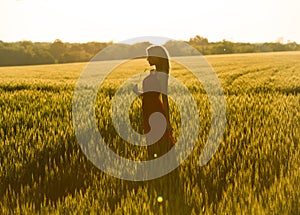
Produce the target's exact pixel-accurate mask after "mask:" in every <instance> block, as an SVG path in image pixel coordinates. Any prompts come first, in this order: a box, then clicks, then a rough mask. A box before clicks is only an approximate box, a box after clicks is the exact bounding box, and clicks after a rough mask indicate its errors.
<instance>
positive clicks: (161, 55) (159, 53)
mask: <svg viewBox="0 0 300 215" xmlns="http://www.w3.org/2000/svg"><path fill="white" fill-rule="evenodd" d="M146 52H147V56H153V57H157V59H158V62H157V65H156V66H157V67H159V68H160V69H162V70H163V72H166V73H167V74H169V70H170V62H169V53H168V51H167V49H166V48H165V47H163V46H159V45H152V46H149V47H148V48H147V49H146Z"/></svg>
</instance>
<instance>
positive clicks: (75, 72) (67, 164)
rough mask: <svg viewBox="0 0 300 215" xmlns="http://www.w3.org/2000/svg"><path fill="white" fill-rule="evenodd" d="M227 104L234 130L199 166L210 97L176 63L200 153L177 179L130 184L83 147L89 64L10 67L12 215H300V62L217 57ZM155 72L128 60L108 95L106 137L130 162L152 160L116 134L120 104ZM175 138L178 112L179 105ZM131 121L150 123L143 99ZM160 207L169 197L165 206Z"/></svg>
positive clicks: (5, 182)
mask: <svg viewBox="0 0 300 215" xmlns="http://www.w3.org/2000/svg"><path fill="white" fill-rule="evenodd" d="M205 58H206V59H207V61H208V62H209V63H210V64H211V66H212V67H213V68H214V70H215V72H216V74H217V76H218V78H219V80H220V82H221V84H222V87H223V90H224V95H225V99H226V119H227V122H226V128H225V132H224V135H223V138H222V141H221V143H220V146H219V148H218V150H217V152H216V154H215V155H214V156H213V158H212V159H211V160H210V161H209V162H208V164H207V165H205V166H203V167H200V166H199V165H198V159H199V155H200V154H201V152H202V150H203V147H204V145H205V143H206V140H207V137H208V133H209V129H210V125H211V113H210V103H209V100H208V98H207V95H206V93H205V90H203V87H202V86H201V84H200V83H199V81H197V80H196V79H195V77H194V76H193V75H192V74H191V73H190V72H189V71H188V70H187V69H186V68H184V67H183V66H181V65H180V64H177V63H176V62H175V61H172V70H171V73H170V74H171V75H172V76H174V77H176V78H178V79H179V80H180V81H182V83H184V85H185V86H186V87H187V88H188V89H189V90H190V92H191V95H192V96H193V98H194V100H195V102H196V104H197V108H198V110H199V120H200V122H201V123H200V128H199V135H198V139H197V144H196V145H195V147H194V149H193V151H192V153H191V154H190V155H189V156H188V158H187V159H186V160H185V161H184V162H183V163H181V165H180V166H179V167H178V168H177V169H176V170H174V171H173V172H171V173H169V174H167V175H165V176H162V177H160V178H157V179H153V180H150V181H140V182H133V181H126V180H122V179H118V178H115V177H113V176H110V175H108V174H105V173H104V172H102V171H101V170H99V169H97V168H96V167H95V166H94V165H93V163H92V162H91V161H89V160H88V159H87V157H86V156H85V154H84V153H83V151H82V150H81V148H80V145H79V144H78V142H77V139H76V136H75V133H74V126H73V122H72V99H73V93H74V88H75V84H76V82H77V80H78V78H79V76H80V74H81V72H82V71H83V69H84V68H85V66H86V65H87V64H86V63H72V64H58V65H39V66H19V67H0V163H1V166H0V200H1V201H0V213H1V214H49V213H50V214H74V213H77V214H299V213H300V207H299V205H300V189H299V187H300V145H299V142H300V129H299V128H300V94H299V92H300V52H278V53H258V54H234V55H213V56H206V57H205ZM145 67H147V62H146V60H144V59H136V60H132V61H129V62H125V63H123V64H121V65H120V66H118V67H117V68H115V69H114V70H113V71H112V72H111V73H110V74H109V76H108V77H107V78H106V80H105V81H104V83H103V84H102V86H101V90H99V92H98V94H97V101H96V103H95V112H96V116H97V125H98V128H99V132H100V133H101V135H102V136H103V137H104V139H105V140H106V142H107V144H108V145H109V146H110V147H111V148H112V149H113V150H114V151H115V152H116V153H118V154H119V155H120V156H124V157H127V158H130V159H142V158H143V156H144V155H145V154H146V151H145V149H144V148H141V147H135V146H132V145H130V144H126V143H124V141H122V140H121V139H120V137H119V136H118V134H117V133H116V131H115V130H114V128H113V126H112V124H111V117H110V108H111V100H112V97H113V96H114V93H115V92H116V90H117V89H118V87H119V86H120V85H121V84H122V83H123V82H124V81H125V80H126V78H128V77H130V76H132V75H134V74H137V73H139V72H141V71H142V70H144V68H145ZM170 105H171V107H170V111H171V113H170V114H171V123H172V126H173V128H174V135H175V137H178V135H179V133H180V118H179V117H178V115H179V113H178V108H177V107H176V104H175V103H174V102H173V101H172V100H170ZM131 109H132V111H131V115H130V116H131V123H132V126H133V127H135V128H136V129H137V130H139V128H140V127H141V125H142V122H141V121H142V118H141V100H140V99H137V100H135V101H134V102H133V105H132V107H131ZM158 197H162V198H163V201H161V199H160V200H159V201H158Z"/></svg>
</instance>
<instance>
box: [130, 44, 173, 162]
mask: <svg viewBox="0 0 300 215" xmlns="http://www.w3.org/2000/svg"><path fill="white" fill-rule="evenodd" d="M146 52H147V60H148V62H149V64H150V66H155V69H153V70H151V71H150V74H149V75H148V76H147V77H146V78H145V79H144V80H143V91H142V92H141V91H138V89H137V85H136V86H135V88H134V91H135V93H136V94H138V95H141V96H142V112H143V124H144V133H145V134H147V133H148V132H149V131H150V130H151V128H150V124H149V117H150V115H151V114H152V113H155V112H159V113H161V114H163V116H164V117H165V119H166V123H167V126H166V129H165V131H164V133H163V135H162V137H161V138H160V139H159V140H158V141H157V142H155V143H154V144H152V145H149V146H147V147H148V148H147V149H148V157H149V159H153V158H156V157H159V156H161V155H163V154H165V153H166V152H168V151H169V150H170V149H171V148H172V146H174V144H175V140H174V138H173V136H172V130H173V129H172V126H171V124H170V114H169V102H168V96H167V93H168V74H169V70H170V64H169V55H168V52H167V50H166V49H165V48H164V47H163V46H157V45H155V46H150V47H148V48H147V49H146ZM161 92H163V93H161ZM161 133H162V132H161ZM152 139H153V138H151V136H147V142H153V141H152Z"/></svg>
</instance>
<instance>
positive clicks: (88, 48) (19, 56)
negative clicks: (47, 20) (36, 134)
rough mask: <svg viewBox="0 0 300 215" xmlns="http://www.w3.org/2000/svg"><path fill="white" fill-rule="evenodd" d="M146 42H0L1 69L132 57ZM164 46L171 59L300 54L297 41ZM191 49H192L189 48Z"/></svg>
mask: <svg viewBox="0 0 300 215" xmlns="http://www.w3.org/2000/svg"><path fill="white" fill-rule="evenodd" d="M149 45H151V44H150V43H149V42H142V43H136V44H133V45H128V44H114V43H112V42H88V43H66V42H63V41H61V40H59V39H56V40H55V41H54V42H52V43H49V42H31V41H19V42H10V43H7V42H3V41H0V66H12V65H35V64H55V63H71V62H86V61H89V60H91V59H92V58H93V57H94V56H95V55H96V54H97V53H99V52H100V51H101V50H103V53H101V54H102V55H101V56H98V58H99V59H98V60H113V59H122V58H134V57H138V56H143V55H145V48H146V47H148V46H149ZM164 46H165V47H166V48H167V49H168V51H169V52H170V55H171V56H180V55H196V54H198V52H197V51H199V52H200V53H202V54H203V55H212V54H231V53H256V52H276V51H300V44H297V43H296V42H288V43H286V44H283V43H281V42H269V43H259V44H258V43H234V42H230V41H227V40H223V41H219V42H209V41H208V39H207V38H205V37H201V36H199V35H196V36H195V37H193V38H190V39H189V41H172V40H170V41H167V42H166V43H165V44H164ZM191 47H193V48H191ZM196 50H197V51H196Z"/></svg>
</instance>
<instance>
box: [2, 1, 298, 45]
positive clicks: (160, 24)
mask: <svg viewBox="0 0 300 215" xmlns="http://www.w3.org/2000/svg"><path fill="white" fill-rule="evenodd" d="M0 20H1V21H0V22H1V27H0V40H3V41H8V42H10V41H19V40H31V41H49V42H53V41H54V40H55V39H56V38H59V39H61V40H62V41H64V42H88V41H100V42H107V41H114V42H118V41H122V40H125V39H129V38H132V37H139V36H164V37H169V38H172V39H178V40H188V39H189V38H190V37H194V36H195V35H200V36H204V37H206V38H208V40H209V41H220V40H223V39H227V40H230V41H233V42H274V41H276V40H277V39H278V38H280V37H283V38H284V41H285V42H286V41H287V40H290V41H296V42H298V43H300V27H299V21H300V0H206V1H203V0H184V1H176V0H172V1H170V0H151V1H150V0H149V1H143V0H127V1H126V0H118V1H117V0H105V1H102V0H85V1H82V0H78V1H76V0H72V1H71V0H0Z"/></svg>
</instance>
